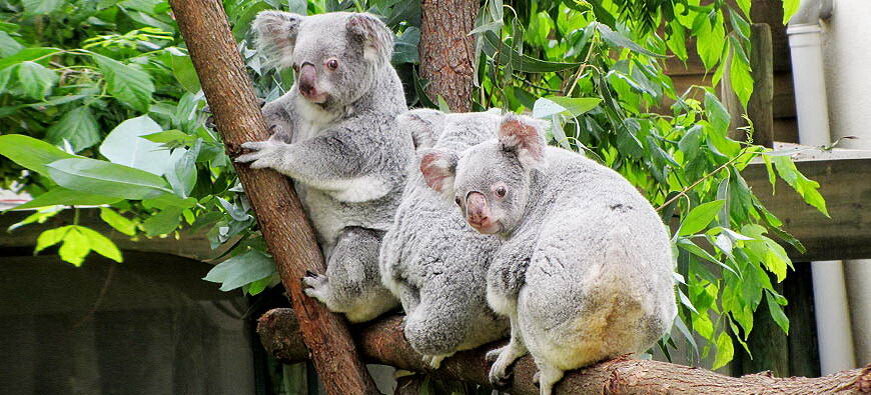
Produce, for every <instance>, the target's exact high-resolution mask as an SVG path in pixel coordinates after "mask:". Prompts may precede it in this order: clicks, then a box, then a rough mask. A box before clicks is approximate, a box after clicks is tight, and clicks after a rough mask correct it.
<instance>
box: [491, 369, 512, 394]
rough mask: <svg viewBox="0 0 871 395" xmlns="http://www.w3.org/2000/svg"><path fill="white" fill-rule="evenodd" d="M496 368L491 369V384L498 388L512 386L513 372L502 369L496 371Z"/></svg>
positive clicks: (503, 388) (502, 388)
mask: <svg viewBox="0 0 871 395" xmlns="http://www.w3.org/2000/svg"><path fill="white" fill-rule="evenodd" d="M494 370H495V369H490V376H489V381H490V385H492V386H493V388H495V389H497V390H506V389H508V388H510V387H511V372H507V371H502V372H494Z"/></svg>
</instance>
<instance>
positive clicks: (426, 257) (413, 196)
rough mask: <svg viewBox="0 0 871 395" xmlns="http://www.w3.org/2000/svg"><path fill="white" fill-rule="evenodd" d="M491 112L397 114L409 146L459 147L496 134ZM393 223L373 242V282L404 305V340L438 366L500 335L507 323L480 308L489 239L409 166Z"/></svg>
mask: <svg viewBox="0 0 871 395" xmlns="http://www.w3.org/2000/svg"><path fill="white" fill-rule="evenodd" d="M500 118H501V117H500V116H499V115H497V114H494V113H469V114H444V113H442V112H440V111H436V110H426V109H421V110H412V111H409V112H407V113H405V114H402V115H400V116H399V118H398V119H397V123H398V125H399V127H400V128H402V129H404V130H409V131H410V132H411V134H412V137H413V139H414V143H415V146H416V148H417V149H425V148H430V147H433V146H435V147H438V148H442V149H454V150H463V149H466V148H468V147H469V146H471V145H474V144H477V143H480V142H482V141H485V140H488V139H490V138H493V137H495V136H496V134H495V131H496V128H497V127H498V125H499V120H500ZM408 177H409V178H408V183H407V184H406V186H405V191H404V193H403V199H402V203H401V204H400V205H399V209H398V210H397V212H396V219H395V221H394V224H393V227H391V228H390V230H388V231H387V234H386V235H385V236H384V242H383V243H382V244H381V280H382V281H383V282H384V285H386V286H387V288H389V289H390V290H391V291H393V293H394V295H396V296H397V297H399V300H400V301H401V302H402V307H403V309H404V310H405V313H406V318H405V326H404V331H405V338H406V339H407V340H408V342H409V343H410V344H411V346H412V347H413V348H414V349H415V350H416V351H417V352H419V353H421V354H423V356H424V358H423V359H424V360H425V361H427V362H428V363H429V364H430V365H431V366H432V367H433V368H436V369H438V367H439V366H440V365H441V362H442V360H443V359H444V358H447V357H449V356H451V355H453V354H454V353H455V352H457V351H461V350H467V349H472V348H475V347H478V346H480V345H482V344H485V343H489V342H491V341H495V340H498V339H501V338H504V337H505V336H506V335H507V329H508V322H507V321H506V320H505V319H504V318H501V317H498V316H496V314H495V313H494V312H493V311H492V310H491V309H490V308H489V307H488V306H487V300H486V274H487V267H488V266H489V265H490V260H491V257H492V255H493V253H494V252H495V251H496V249H497V248H498V247H499V244H500V241H499V239H498V238H497V237H494V236H490V235H482V234H479V233H477V232H475V231H474V230H473V229H471V228H469V227H468V226H467V225H466V224H465V221H464V220H463V217H462V216H461V215H460V213H458V212H457V210H456V209H455V208H454V207H452V205H451V204H450V203H449V202H448V201H447V200H445V199H444V198H443V197H441V196H440V195H439V194H438V193H437V192H435V191H433V190H432V189H430V188H429V187H427V185H426V184H425V183H424V180H423V176H422V175H421V173H420V170H419V166H418V164H417V161H415V162H414V163H412V166H410V170H409V176H408Z"/></svg>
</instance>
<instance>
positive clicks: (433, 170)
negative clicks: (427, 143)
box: [420, 149, 459, 196]
mask: <svg viewBox="0 0 871 395" xmlns="http://www.w3.org/2000/svg"><path fill="white" fill-rule="evenodd" d="M458 161H459V156H458V155H457V153H456V152H453V151H447V150H439V149H426V150H423V151H421V156H420V172H421V173H423V179H424V181H425V182H426V185H427V186H429V187H430V188H432V189H434V190H435V191H437V192H441V193H442V194H443V195H445V196H451V195H453V194H454V176H455V175H456V172H457V162H458Z"/></svg>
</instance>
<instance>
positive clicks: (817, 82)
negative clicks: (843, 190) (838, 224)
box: [786, 0, 856, 375]
mask: <svg viewBox="0 0 871 395" xmlns="http://www.w3.org/2000/svg"><path fill="white" fill-rule="evenodd" d="M830 12H831V0H828V1H827V0H802V1H801V5H800V7H799V11H798V12H796V14H795V15H794V16H793V17H792V19H791V20H790V21H789V27H788V28H787V30H786V33H787V35H789V47H790V50H791V56H792V77H793V83H794V85H795V107H796V115H797V116H798V136H799V137H798V138H799V142H800V143H802V144H806V145H815V146H820V145H827V144H830V143H831V134H830V132H829V105H828V100H827V99H826V82H825V73H824V70H823V53H822V47H821V46H820V34H821V32H822V29H821V26H820V18H821V17H822V18H826V17H828V16H829V15H830ZM811 270H812V271H813V284H814V311H815V312H816V320H817V337H818V339H819V346H820V370H821V373H822V374H824V375H826V374H829V373H833V372H837V371H840V370H845V369H852V368H854V367H855V364H856V361H855V357H854V353H853V334H852V330H851V327H850V312H849V308H848V305H847V290H846V288H845V286H844V284H845V283H844V265H843V262H842V261H818V262H811ZM792 302H793V303H799V302H800V301H792Z"/></svg>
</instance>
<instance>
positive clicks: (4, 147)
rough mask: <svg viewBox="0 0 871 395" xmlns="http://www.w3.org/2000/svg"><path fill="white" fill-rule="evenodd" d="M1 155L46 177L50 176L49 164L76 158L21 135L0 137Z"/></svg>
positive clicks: (49, 145)
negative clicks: (47, 166)
mask: <svg viewBox="0 0 871 395" xmlns="http://www.w3.org/2000/svg"><path fill="white" fill-rule="evenodd" d="M0 155H3V156H5V157H7V158H9V160H11V161H13V162H15V163H17V164H18V165H19V166H21V167H24V168H26V169H29V170H33V171H35V172H37V173H40V174H42V175H44V176H48V169H47V168H46V167H45V166H46V165H47V164H49V163H51V162H54V161H57V160H60V159H67V158H74V157H75V156H74V155H72V154H68V153H66V152H64V151H61V149H60V148H58V147H55V146H53V145H51V144H49V143H46V142H45V141H42V140H37V139H35V138H33V137H29V136H24V135H20V134H7V135H2V136H0Z"/></svg>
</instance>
